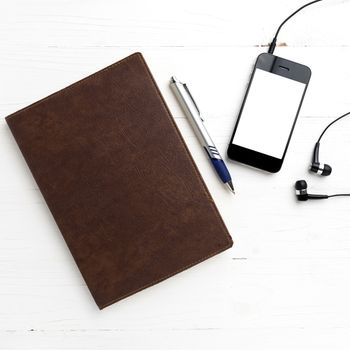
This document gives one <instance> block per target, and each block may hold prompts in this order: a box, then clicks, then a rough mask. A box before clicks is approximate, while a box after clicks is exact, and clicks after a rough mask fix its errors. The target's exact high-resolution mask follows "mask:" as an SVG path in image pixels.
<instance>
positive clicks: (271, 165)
mask: <svg viewBox="0 0 350 350" xmlns="http://www.w3.org/2000/svg"><path fill="white" fill-rule="evenodd" d="M257 68H259V69H262V70H265V71H267V72H270V73H273V74H277V75H280V76H283V77H285V78H289V79H292V80H296V81H298V82H301V83H304V84H305V89H304V92H303V95H302V97H301V100H300V103H299V107H298V110H297V113H296V116H295V119H294V122H293V125H292V128H291V131H290V134H289V137H288V140H287V143H286V147H285V149H284V152H283V156H282V158H281V159H279V158H275V157H272V156H269V155H267V154H263V153H260V152H256V151H253V150H251V149H248V148H244V147H241V146H238V145H235V144H233V143H232V141H233V139H234V136H235V133H236V130H237V127H238V125H239V121H240V118H241V115H242V112H243V109H244V105H245V102H246V100H247V97H248V95H249V90H250V86H251V84H252V81H253V78H254V74H255V71H256V69H257ZM310 77H311V70H310V68H309V67H307V66H305V65H302V64H300V63H296V62H293V61H289V60H287V59H285V58H281V57H278V56H275V55H272V54H269V53H262V54H260V55H259V56H258V58H257V60H256V63H255V65H254V69H253V73H252V75H251V78H250V81H249V84H248V87H247V91H246V93H245V96H244V99H243V103H242V106H241V108H240V111H239V114H238V118H237V121H236V124H235V127H234V130H233V133H232V137H231V140H230V144H229V147H228V149H227V156H228V157H229V158H230V159H232V160H235V161H238V162H240V163H244V164H247V165H250V166H253V167H255V168H259V169H262V170H265V171H268V172H270V173H276V172H278V171H279V170H280V169H281V167H282V164H283V161H284V158H285V155H286V153H287V149H288V146H289V142H290V139H291V137H292V134H293V130H294V127H295V124H296V121H297V119H298V115H299V111H300V108H301V105H302V103H303V100H304V96H305V92H306V89H307V87H308V84H309V81H310Z"/></svg>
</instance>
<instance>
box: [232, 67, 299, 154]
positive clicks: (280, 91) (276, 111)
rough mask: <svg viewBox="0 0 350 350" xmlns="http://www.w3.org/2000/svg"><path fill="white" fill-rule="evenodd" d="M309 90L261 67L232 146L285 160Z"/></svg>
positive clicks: (255, 76) (249, 93) (257, 70)
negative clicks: (287, 147)
mask: <svg viewBox="0 0 350 350" xmlns="http://www.w3.org/2000/svg"><path fill="white" fill-rule="evenodd" d="M305 87H306V84H304V83H300V82H298V81H295V80H292V79H289V78H285V77H282V76H280V75H277V74H273V73H270V72H266V71H264V70H262V69H259V68H257V69H256V70H255V73H254V77H253V80H252V82H251V85H250V89H249V92H248V96H247V98H246V102H245V105H244V107H243V110H242V113H241V116H240V120H239V123H238V126H237V129H236V133H235V135H234V138H233V140H232V143H233V144H235V145H238V146H241V147H244V148H248V149H251V150H253V151H257V152H260V153H264V154H266V155H269V156H272V157H275V158H279V159H282V157H283V153H284V150H285V148H286V145H287V142H288V138H289V135H290V132H291V129H292V127H293V123H294V120H295V117H296V115H297V112H298V108H299V105H300V102H301V99H302V96H303V93H304V90H305Z"/></svg>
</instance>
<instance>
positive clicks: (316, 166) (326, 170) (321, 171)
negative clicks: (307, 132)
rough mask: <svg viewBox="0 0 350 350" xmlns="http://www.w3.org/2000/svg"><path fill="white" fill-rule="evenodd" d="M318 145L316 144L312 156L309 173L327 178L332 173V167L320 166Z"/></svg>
mask: <svg viewBox="0 0 350 350" xmlns="http://www.w3.org/2000/svg"><path fill="white" fill-rule="evenodd" d="M319 152H320V143H319V142H317V143H316V145H315V148H314V153H313V156H312V163H311V166H310V171H312V172H313V173H316V174H318V175H321V176H328V175H330V174H331V172H332V167H331V166H330V165H328V164H322V163H320V161H319Z"/></svg>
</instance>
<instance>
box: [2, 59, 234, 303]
mask: <svg viewBox="0 0 350 350" xmlns="http://www.w3.org/2000/svg"><path fill="white" fill-rule="evenodd" d="M6 120H7V123H8V125H9V127H10V129H11V131H12V133H13V135H14V137H15V139H16V141H17V143H18V146H19V148H20V149H21V151H22V153H23V156H24V158H25V160H26V162H27V164H28V166H29V168H30V170H31V172H32V174H33V176H34V178H35V180H36V182H37V184H38V186H39V188H40V190H41V192H42V194H43V196H44V198H45V201H46V203H47V205H48V207H49V208H50V211H51V213H52V215H53V217H54V219H55V221H56V223H57V225H58V227H59V229H60V231H61V232H62V235H63V237H64V239H65V241H66V243H67V245H68V247H69V249H70V251H71V253H72V255H73V257H74V259H75V261H76V263H77V265H78V267H79V269H80V271H81V273H82V275H83V277H84V279H85V281H86V284H87V286H88V287H89V289H90V291H91V293H92V295H93V297H94V299H95V301H96V303H97V305H98V306H99V308H101V309H102V308H104V307H106V306H108V305H110V304H112V303H114V302H116V301H118V300H120V299H122V298H125V297H127V296H129V295H131V294H133V293H136V292H138V291H140V290H142V289H144V288H146V287H149V286H151V285H153V284H155V283H158V282H160V281H162V280H164V279H166V278H168V277H170V276H172V275H174V274H176V273H178V272H180V271H182V270H185V269H187V268H188V267H190V266H192V265H194V264H197V263H199V262H201V261H203V260H205V259H207V258H209V257H211V256H213V255H215V254H217V253H219V252H221V251H223V250H225V249H227V248H229V247H231V246H232V240H231V237H230V236H229V233H228V232H227V229H226V227H225V225H224V223H223V221H222V219H221V217H220V215H219V212H218V210H217V208H216V207H215V204H214V202H213V199H212V198H211V196H210V194H209V192H208V189H207V188H206V186H205V184H204V182H203V179H202V177H201V175H200V174H199V172H198V169H197V168H196V166H195V164H194V162H193V159H192V158H191V155H190V153H189V151H188V149H187V147H186V146H185V143H184V141H183V139H182V137H181V135H180V133H179V131H178V129H177V127H176V125H175V123H174V120H173V119H172V117H171V115H170V112H169V110H168V108H167V106H166V105H165V102H164V100H163V98H162V96H161V94H160V92H159V90H158V88H157V86H156V83H155V81H154V79H153V77H152V75H151V73H150V71H149V69H148V68H147V65H146V63H145V61H144V59H143V57H142V55H141V54H140V53H135V54H133V55H131V56H129V57H127V58H125V59H123V60H121V61H119V62H117V63H115V64H113V65H111V66H109V67H107V68H105V69H103V70H101V71H99V72H97V73H95V74H93V75H91V76H89V77H87V78H85V79H83V80H81V81H79V82H77V83H75V84H73V85H71V86H69V87H67V88H65V89H63V90H61V91H59V92H57V93H55V94H53V95H51V96H49V97H47V98H45V99H43V100H41V101H39V102H36V103H34V104H32V105H30V106H29V107H27V108H24V109H22V110H20V111H18V112H17V113H14V114H12V115H10V116H8V117H7V118H6Z"/></svg>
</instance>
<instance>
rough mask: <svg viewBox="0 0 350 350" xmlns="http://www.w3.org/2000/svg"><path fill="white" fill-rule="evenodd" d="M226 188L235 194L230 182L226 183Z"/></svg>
mask: <svg viewBox="0 0 350 350" xmlns="http://www.w3.org/2000/svg"><path fill="white" fill-rule="evenodd" d="M226 185H227V187H228V188H229V189H230V191H231V192H232V193H233V194H235V188H234V187H233V184H232V181H231V180H230V181H227V182H226Z"/></svg>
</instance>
